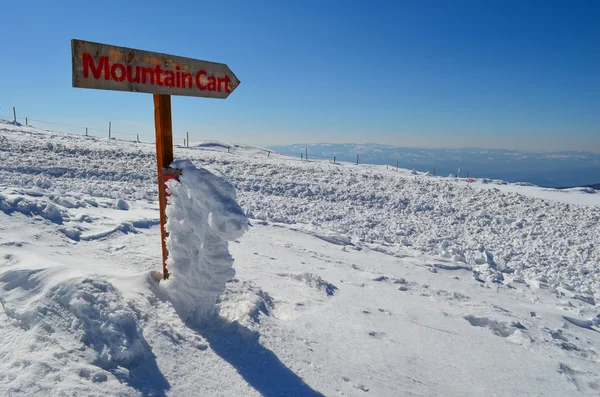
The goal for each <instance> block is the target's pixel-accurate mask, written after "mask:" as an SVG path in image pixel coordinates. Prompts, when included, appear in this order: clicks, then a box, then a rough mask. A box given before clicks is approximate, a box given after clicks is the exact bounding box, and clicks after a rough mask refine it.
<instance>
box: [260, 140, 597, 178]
mask: <svg viewBox="0 0 600 397" xmlns="http://www.w3.org/2000/svg"><path fill="white" fill-rule="evenodd" d="M269 149H271V150H274V151H277V152H279V153H284V154H289V155H291V156H297V157H300V155H301V154H304V153H305V150H306V149H308V157H309V160H310V159H321V160H333V158H334V157H336V160H337V161H350V162H356V155H357V154H359V161H360V162H361V163H368V164H387V165H390V166H394V167H395V166H396V162H397V163H398V166H399V167H401V168H408V169H415V170H417V171H422V172H425V171H429V172H431V173H433V171H434V167H435V172H436V175H444V176H448V175H449V174H452V175H456V174H457V173H458V172H459V169H460V174H459V176H466V175H467V172H468V173H469V175H470V176H472V177H478V178H491V179H503V180H505V181H507V182H529V183H532V184H534V185H538V186H545V187H556V188H558V187H567V186H569V187H573V186H589V187H593V188H598V185H599V183H598V182H600V154H596V153H590V152H576V151H561V152H551V153H549V152H525V151H518V150H506V149H480V148H463V149H419V148H407V147H397V146H391V145H381V144H376V143H367V144H352V143H349V144H337V143H313V144H294V145H283V146H282V145H276V146H270V147H269Z"/></svg>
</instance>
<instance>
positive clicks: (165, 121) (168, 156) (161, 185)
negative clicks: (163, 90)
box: [154, 94, 173, 279]
mask: <svg viewBox="0 0 600 397" xmlns="http://www.w3.org/2000/svg"><path fill="white" fill-rule="evenodd" d="M154 124H155V126H156V165H157V168H158V203H159V206H160V237H161V244H162V257H163V278H164V279H167V278H169V272H168V270H167V256H168V252H167V237H168V234H167V231H166V230H165V226H166V224H167V216H166V213H165V212H166V208H167V194H166V190H165V182H166V181H167V179H168V178H169V177H170V175H168V172H166V170H168V167H169V166H170V165H171V163H172V162H173V128H172V123H171V97H170V96H168V95H160V94H154Z"/></svg>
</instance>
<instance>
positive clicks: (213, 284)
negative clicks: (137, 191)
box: [166, 160, 248, 320]
mask: <svg viewBox="0 0 600 397" xmlns="http://www.w3.org/2000/svg"><path fill="white" fill-rule="evenodd" d="M173 167H175V168H177V169H180V170H182V171H183V174H182V175H181V177H180V179H179V182H177V181H175V180H171V181H169V182H167V186H168V192H169V193H170V194H171V195H170V196H169V198H168V202H169V205H168V206H167V212H166V213H167V225H166V230H167V232H168V233H169V237H168V238H167V247H168V250H169V258H168V261H167V266H168V268H169V269H170V272H171V276H170V279H169V282H168V284H167V285H168V287H167V288H168V294H169V297H170V300H171V302H172V303H173V305H174V306H175V309H176V310H177V312H178V313H179V315H180V316H181V317H182V318H183V319H184V320H187V319H190V318H192V317H195V318H200V317H204V316H207V315H210V314H212V313H213V312H214V309H215V302H216V299H217V297H218V296H219V295H220V294H222V293H223V292H224V291H225V283H226V282H227V280H229V279H231V278H233V276H234V275H235V270H234V269H233V267H232V265H233V258H232V256H231V254H230V253H229V248H228V241H232V240H235V239H236V238H239V237H241V236H242V235H243V234H244V232H245V231H246V230H247V228H248V220H247V218H246V215H244V211H243V210H242V209H241V208H240V206H239V205H238V203H237V202H236V195H235V188H234V187H233V186H232V185H231V184H230V183H229V182H227V181H226V180H225V179H223V178H220V177H218V176H216V175H214V174H212V173H210V172H209V171H208V170H206V169H198V168H196V167H195V166H194V165H193V164H192V162H190V161H189V160H182V161H176V162H175V163H173Z"/></svg>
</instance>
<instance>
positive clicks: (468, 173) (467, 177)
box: [467, 170, 471, 179]
mask: <svg viewBox="0 0 600 397" xmlns="http://www.w3.org/2000/svg"><path fill="white" fill-rule="evenodd" d="M469 172H471V171H469V170H467V179H469Z"/></svg>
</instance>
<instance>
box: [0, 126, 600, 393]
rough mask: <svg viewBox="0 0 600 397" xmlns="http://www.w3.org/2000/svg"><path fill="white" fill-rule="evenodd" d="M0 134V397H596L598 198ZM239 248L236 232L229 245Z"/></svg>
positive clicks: (370, 169) (252, 156) (232, 150)
mask: <svg viewBox="0 0 600 397" xmlns="http://www.w3.org/2000/svg"><path fill="white" fill-rule="evenodd" d="M154 150H155V149H154V145H153V144H151V143H136V142H129V141H118V140H106V139H99V138H93V137H83V136H72V135H66V134H60V133H55V132H51V131H42V130H39V129H36V128H34V127H23V126H18V125H12V124H10V123H6V122H4V123H1V124H0V302H1V303H2V307H3V310H0V358H1V360H0V395H10V396H36V395H39V396H42V395H44V396H46V395H82V396H83V395H85V396H88V395H127V396H129V395H132V396H137V395H168V396H194V395H248V396H251V395H268V396H279V395H346V396H365V395H374V396H397V395H415V396H437V395H446V396H480V395H483V394H485V395H490V396H505V395H561V396H571V395H573V396H576V395H585V394H588V395H589V394H591V395H597V394H599V393H600V365H598V364H600V355H599V351H598V346H600V344H599V343H600V327H599V325H600V315H599V312H600V311H599V307H600V272H599V258H600V247H599V244H600V194H598V193H597V192H595V191H591V190H582V189H572V190H570V191H558V190H553V189H543V188H538V187H535V186H522V185H514V184H505V183H502V182H501V181H490V180H485V179H476V180H475V181H473V182H472V183H470V184H468V183H467V182H468V181H467V180H465V179H461V178H448V177H433V176H431V175H427V174H422V173H419V172H411V171H410V170H398V171H396V169H393V170H392V169H386V167H385V166H369V165H358V166H357V165H354V164H350V163H335V164H334V163H332V162H328V161H309V162H306V161H300V159H296V158H290V157H287V156H284V155H279V154H277V153H274V152H268V151H267V150H264V149H260V148H254V147H249V146H245V145H227V144H220V143H215V142H208V143H205V142H198V143H196V144H192V145H191V147H190V148H183V147H177V148H176V150H175V155H176V157H177V158H179V159H185V160H181V161H178V162H176V163H175V164H174V166H177V167H178V168H180V169H183V170H184V172H183V174H182V176H181V178H180V181H179V182H177V181H170V182H169V183H168V186H169V193H170V194H171V196H170V197H169V200H170V205H169V207H168V219H169V221H168V222H169V223H168V225H167V229H168V231H169V233H170V235H169V240H168V246H169V251H170V252H171V256H170V259H169V262H168V265H169V268H170V271H171V274H172V275H171V278H170V279H169V280H165V281H161V282H160V283H158V284H157V283H156V281H155V280H154V279H153V277H152V272H153V271H157V270H160V267H161V247H160V238H159V235H160V233H159V226H158V203H157V192H156V190H157V188H156V175H155V173H156V163H155V154H154ZM244 232H246V233H244Z"/></svg>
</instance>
